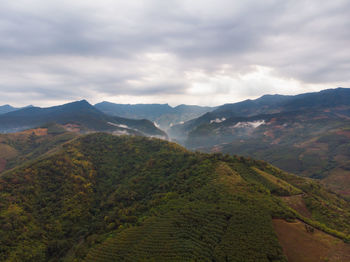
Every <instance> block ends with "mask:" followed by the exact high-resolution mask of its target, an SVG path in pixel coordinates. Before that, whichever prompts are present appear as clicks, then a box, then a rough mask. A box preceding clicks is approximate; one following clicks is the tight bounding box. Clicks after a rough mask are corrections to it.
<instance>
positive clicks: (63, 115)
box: [0, 100, 166, 137]
mask: <svg viewBox="0 0 350 262" xmlns="http://www.w3.org/2000/svg"><path fill="white" fill-rule="evenodd" d="M49 122H55V123H58V124H62V125H65V127H66V128H67V129H72V128H75V129H76V130H78V131H81V132H88V131H108V132H115V133H117V134H135V135H151V136H162V137H166V134H165V133H164V132H163V131H161V130H160V129H158V128H157V127H155V126H154V124H153V123H152V122H150V121H148V120H145V119H144V120H132V119H127V118H121V117H113V116H109V115H106V114H104V113H102V112H101V111H99V110H97V109H96V108H95V107H93V106H92V105H90V104H89V103H88V102H87V101H86V100H82V101H77V102H72V103H68V104H64V105H60V106H54V107H49V108H39V107H27V108H23V109H20V110H17V111H14V112H10V113H7V114H3V115H0V132H2V133H5V132H6V133H8V132H17V131H22V130H25V129H30V128H35V127H38V126H41V125H43V124H46V123H49Z"/></svg>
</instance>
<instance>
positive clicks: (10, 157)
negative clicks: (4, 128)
mask: <svg viewBox="0 0 350 262" xmlns="http://www.w3.org/2000/svg"><path fill="white" fill-rule="evenodd" d="M77 136H78V134H77V133H76V132H68V131H67V130H66V129H65V128H64V127H63V126H59V125H56V124H49V125H45V126H42V127H40V128H36V129H28V130H25V131H22V132H18V133H11V134H0V173H1V172H3V171H5V170H7V169H11V168H14V167H16V166H18V165H22V164H23V163H25V162H27V161H30V160H34V159H36V158H38V157H40V156H42V155H45V154H46V153H48V152H50V151H51V150H55V149H56V148H57V147H58V146H60V145H62V144H64V143H66V142H67V141H70V140H72V139H74V138H76V137H77Z"/></svg>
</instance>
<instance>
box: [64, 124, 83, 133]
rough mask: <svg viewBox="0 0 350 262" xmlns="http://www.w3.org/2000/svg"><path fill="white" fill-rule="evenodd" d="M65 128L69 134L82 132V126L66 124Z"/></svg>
mask: <svg viewBox="0 0 350 262" xmlns="http://www.w3.org/2000/svg"><path fill="white" fill-rule="evenodd" d="M63 127H64V129H66V130H67V131H69V132H76V133H78V132H80V126H79V125H76V124H66V125H64V126H63Z"/></svg>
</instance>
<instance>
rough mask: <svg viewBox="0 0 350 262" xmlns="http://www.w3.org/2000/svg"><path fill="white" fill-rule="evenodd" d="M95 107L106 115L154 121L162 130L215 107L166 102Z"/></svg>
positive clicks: (110, 104)
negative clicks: (169, 103) (175, 104)
mask: <svg viewBox="0 0 350 262" xmlns="http://www.w3.org/2000/svg"><path fill="white" fill-rule="evenodd" d="M95 107H96V108H97V109H99V110H101V111H102V112H104V113H106V114H108V115H113V116H119V117H126V118H132V119H144V118H145V119H149V120H151V121H153V122H156V123H157V125H159V126H160V128H162V129H163V130H168V129H169V128H170V127H171V126H173V125H175V124H178V123H180V122H184V121H187V120H190V119H193V118H196V117H199V116H201V115H202V114H204V113H207V112H210V111H212V110H214V109H215V108H213V107H202V106H193V105H178V106H176V107H171V106H169V105H168V104H135V105H130V104H115V103H110V102H101V103H98V104H96V105H95Z"/></svg>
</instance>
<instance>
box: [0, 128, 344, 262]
mask: <svg viewBox="0 0 350 262" xmlns="http://www.w3.org/2000/svg"><path fill="white" fill-rule="evenodd" d="M291 222H292V223H291ZM349 234H350V205H349V203H348V202H347V201H344V200H343V199H341V198H340V197H338V196H337V195H335V194H333V193H331V192H329V191H327V190H325V189H324V188H323V187H322V186H321V185H319V184H318V183H317V182H315V181H312V180H311V179H304V178H301V177H297V176H294V175H290V174H287V173H285V172H282V171H281V170H279V169H277V168H274V167H273V166H271V165H269V164H267V163H265V162H262V161H255V160H252V159H248V158H244V157H234V156H228V155H226V156H224V155H221V154H204V153H198V152H196V153H193V152H190V151H187V150H186V149H184V148H182V147H180V146H179V145H177V144H174V143H169V142H167V141H164V140H158V139H149V138H145V137H131V136H129V137H126V136H125V137H118V136H112V135H108V134H103V133H95V134H89V135H85V136H82V137H79V138H78V139H75V140H73V141H71V142H69V143H65V144H64V145H62V147H61V148H60V149H59V150H57V151H55V152H54V153H52V154H50V155H46V157H45V158H41V159H39V160H37V161H33V162H31V163H30V164H25V165H23V166H21V167H19V168H16V169H13V170H11V171H8V172H6V173H4V174H2V175H1V176H0V236H1V237H0V247H1V248H0V260H1V261H35V262H42V261H67V262H73V261H75V262H81V261H87V262H90V261H93V262H98V261H104V262H105V261H162V262H163V261H266V262H269V261H276V262H277V261H281V262H282V261H283V262H285V261H287V259H288V260H289V261H300V262H304V261H321V260H323V259H324V260H328V261H338V260H339V261H347V258H348V257H349V255H350V246H349V245H348V244H346V243H344V242H343V241H345V242H348V241H349ZM282 247H283V249H282ZM330 251H332V252H330ZM310 252H311V254H310ZM295 255H297V256H299V258H301V259H297V260H295V259H294V260H293V256H295ZM310 257H311V258H312V259H311V260H310V259H309V258H310Z"/></svg>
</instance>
